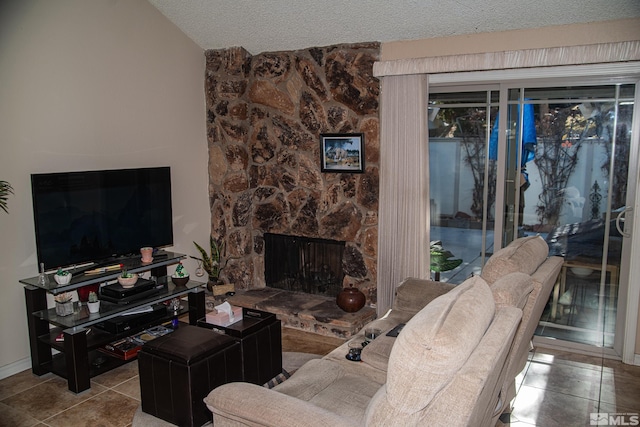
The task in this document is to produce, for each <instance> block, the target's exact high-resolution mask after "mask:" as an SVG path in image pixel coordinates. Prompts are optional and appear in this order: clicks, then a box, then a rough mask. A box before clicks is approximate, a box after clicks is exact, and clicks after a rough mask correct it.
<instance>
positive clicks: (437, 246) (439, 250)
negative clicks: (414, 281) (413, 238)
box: [429, 240, 462, 280]
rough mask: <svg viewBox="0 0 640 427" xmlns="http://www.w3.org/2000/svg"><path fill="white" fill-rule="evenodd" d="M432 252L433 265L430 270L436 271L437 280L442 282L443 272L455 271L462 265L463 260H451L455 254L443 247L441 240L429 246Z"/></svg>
mask: <svg viewBox="0 0 640 427" xmlns="http://www.w3.org/2000/svg"><path fill="white" fill-rule="evenodd" d="M429 249H430V252H431V264H430V266H429V269H430V270H431V271H434V272H435V273H436V274H435V280H440V273H441V272H443V271H449V270H453V269H454V268H456V267H458V266H459V265H460V264H462V260H461V259H450V258H452V257H453V254H452V253H451V252H449V251H447V250H445V249H444V248H443V247H442V242H441V241H440V240H435V241H433V242H431V243H430V244H429Z"/></svg>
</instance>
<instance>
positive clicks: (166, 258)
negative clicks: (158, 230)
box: [20, 250, 186, 295]
mask: <svg viewBox="0 0 640 427" xmlns="http://www.w3.org/2000/svg"><path fill="white" fill-rule="evenodd" d="M184 258H186V255H184V254H179V253H175V252H169V251H163V250H161V251H158V252H156V253H155V254H154V255H153V261H151V262H149V263H143V262H142V260H141V259H140V256H139V255H136V256H132V257H119V258H114V259H113V262H112V263H111V265H115V264H122V265H123V266H124V267H123V268H126V269H127V271H128V272H129V273H140V272H143V271H148V270H153V269H155V268H158V267H166V266H167V265H171V264H177V263H178V262H180V260H182V259H184ZM96 268H98V267H96ZM69 271H70V272H71V274H72V277H71V281H70V282H69V283H68V284H66V285H59V284H58V283H56V281H55V280H54V278H53V276H54V274H53V273H51V274H47V278H48V283H47V284H44V285H43V284H41V283H39V281H38V277H39V276H35V277H29V278H27V279H22V280H20V283H22V284H25V285H30V286H35V287H37V288H40V289H44V290H45V291H47V292H50V293H52V294H53V295H56V294H60V293H63V292H69V291H72V290H74V289H78V288H81V287H83V286H87V285H93V284H95V283H103V282H106V281H109V280H115V279H116V278H117V277H118V276H119V275H120V273H121V271H120V270H114V271H107V272H104V273H100V274H87V273H86V272H82V273H79V274H74V273H73V271H74V270H69Z"/></svg>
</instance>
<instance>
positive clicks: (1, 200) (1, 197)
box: [0, 181, 13, 213]
mask: <svg viewBox="0 0 640 427" xmlns="http://www.w3.org/2000/svg"><path fill="white" fill-rule="evenodd" d="M9 194H13V187H11V184H9V183H8V182H7V181H0V209H2V210H3V211H5V212H6V213H9V209H8V208H7V198H8V197H9Z"/></svg>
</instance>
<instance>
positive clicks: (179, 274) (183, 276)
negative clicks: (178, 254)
mask: <svg viewBox="0 0 640 427" xmlns="http://www.w3.org/2000/svg"><path fill="white" fill-rule="evenodd" d="M171 281H172V282H173V284H174V285H176V286H184V285H186V284H187V282H188V281H189V273H188V272H187V269H186V268H184V265H182V262H179V263H178V266H177V267H176V271H175V272H174V273H173V274H172V275H171Z"/></svg>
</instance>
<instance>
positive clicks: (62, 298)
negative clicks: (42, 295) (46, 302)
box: [53, 292, 73, 304]
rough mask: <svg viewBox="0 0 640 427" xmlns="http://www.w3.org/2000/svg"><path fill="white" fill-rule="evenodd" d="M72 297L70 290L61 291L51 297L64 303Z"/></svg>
mask: <svg viewBox="0 0 640 427" xmlns="http://www.w3.org/2000/svg"><path fill="white" fill-rule="evenodd" d="M72 297H73V295H71V292H63V293H61V294H58V295H55V296H54V297H53V299H54V300H55V301H56V302H57V303H60V304H64V303H66V302H69V301H71V298H72Z"/></svg>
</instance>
